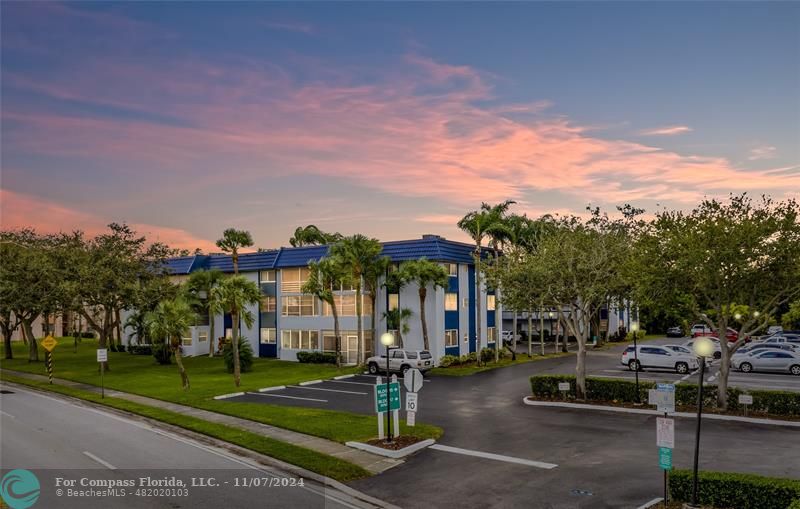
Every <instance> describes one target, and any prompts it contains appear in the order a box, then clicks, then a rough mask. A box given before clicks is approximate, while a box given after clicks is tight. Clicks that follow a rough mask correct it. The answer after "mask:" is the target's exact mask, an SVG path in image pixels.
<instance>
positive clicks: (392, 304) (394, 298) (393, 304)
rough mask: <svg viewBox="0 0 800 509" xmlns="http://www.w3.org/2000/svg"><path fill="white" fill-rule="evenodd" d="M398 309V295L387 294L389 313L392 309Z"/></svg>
mask: <svg viewBox="0 0 800 509" xmlns="http://www.w3.org/2000/svg"><path fill="white" fill-rule="evenodd" d="M399 307H400V294H399V293H390V294H389V311H391V310H393V309H397V308H399Z"/></svg>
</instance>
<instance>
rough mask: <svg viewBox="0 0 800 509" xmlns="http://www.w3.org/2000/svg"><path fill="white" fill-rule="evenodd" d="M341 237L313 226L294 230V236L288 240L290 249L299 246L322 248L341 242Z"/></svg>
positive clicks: (338, 234) (337, 233)
mask: <svg viewBox="0 0 800 509" xmlns="http://www.w3.org/2000/svg"><path fill="white" fill-rule="evenodd" d="M342 238H343V236H342V234H341V233H339V232H335V233H326V232H324V231H322V230H320V229H319V228H317V227H316V226H315V225H313V224H310V225H308V226H305V227H303V226H298V227H297V228H296V229H295V230H294V236H292V238H290V239H289V244H291V245H292V247H301V246H322V245H325V244H333V243H334V242H339V241H340V240H342Z"/></svg>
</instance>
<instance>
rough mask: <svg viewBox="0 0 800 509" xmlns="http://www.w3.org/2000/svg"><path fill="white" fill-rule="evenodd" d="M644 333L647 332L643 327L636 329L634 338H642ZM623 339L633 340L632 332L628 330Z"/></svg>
mask: <svg viewBox="0 0 800 509" xmlns="http://www.w3.org/2000/svg"><path fill="white" fill-rule="evenodd" d="M645 334H647V331H646V330H645V329H639V330H637V331H636V339H637V340H639V339H642V338H643V337H644V336H645ZM625 340H626V341H633V332H629V333H628V334H627V335H626V336H625Z"/></svg>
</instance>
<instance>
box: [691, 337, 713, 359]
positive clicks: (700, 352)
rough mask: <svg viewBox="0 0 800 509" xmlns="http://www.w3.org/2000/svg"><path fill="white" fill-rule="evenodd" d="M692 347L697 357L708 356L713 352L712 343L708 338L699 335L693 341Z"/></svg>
mask: <svg viewBox="0 0 800 509" xmlns="http://www.w3.org/2000/svg"><path fill="white" fill-rule="evenodd" d="M692 349H693V350H694V353H696V354H697V356H698V357H710V356H711V355H712V354H713V353H714V343H712V342H711V340H710V339H708V338H705V337H700V338H697V340H696V341H695V342H694V345H692Z"/></svg>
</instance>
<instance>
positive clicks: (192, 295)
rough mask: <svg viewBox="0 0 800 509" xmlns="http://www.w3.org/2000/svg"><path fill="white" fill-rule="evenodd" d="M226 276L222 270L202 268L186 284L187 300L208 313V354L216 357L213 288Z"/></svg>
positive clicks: (191, 275)
mask: <svg viewBox="0 0 800 509" xmlns="http://www.w3.org/2000/svg"><path fill="white" fill-rule="evenodd" d="M224 277H225V276H224V275H223V274H222V272H220V271H218V270H216V269H214V270H201V271H198V272H192V273H191V274H190V275H189V279H188V280H187V281H186V285H185V286H184V293H186V294H187V295H186V297H187V300H189V301H190V302H191V303H192V304H194V305H195V306H197V307H198V308H200V309H201V310H202V311H203V312H204V313H205V314H206V315H208V336H209V338H208V356H209V357H214V341H216V337H215V336H214V307H215V306H214V303H213V302H212V296H211V290H213V289H214V288H216V287H217V286H218V285H219V284H220V282H221V281H222V279H223V278H224Z"/></svg>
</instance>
